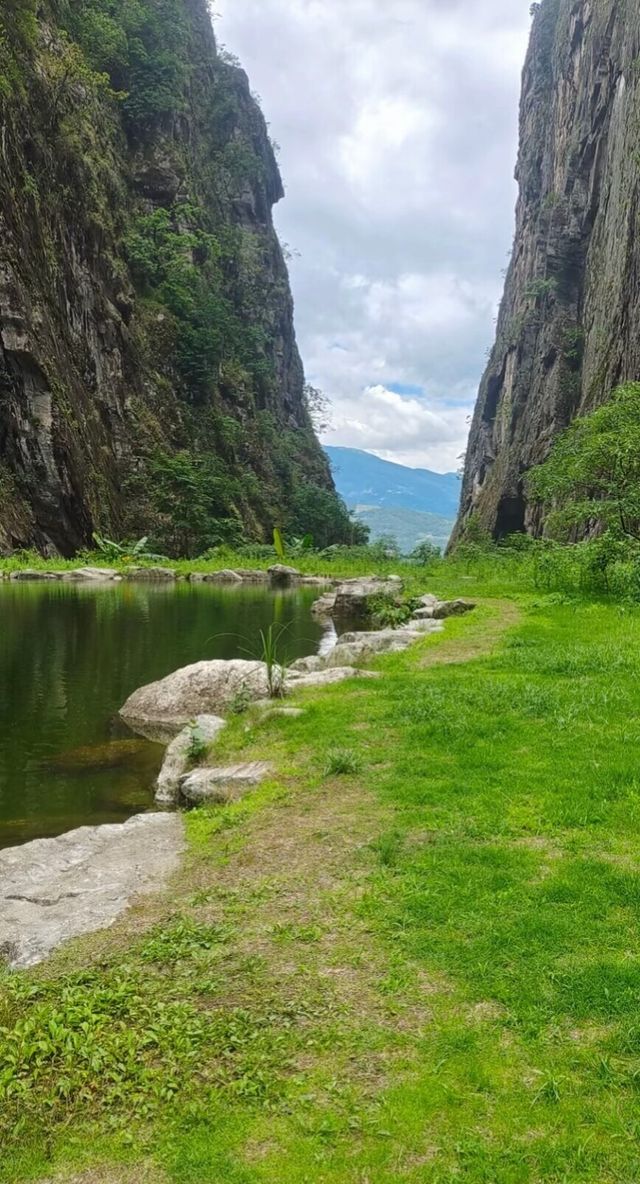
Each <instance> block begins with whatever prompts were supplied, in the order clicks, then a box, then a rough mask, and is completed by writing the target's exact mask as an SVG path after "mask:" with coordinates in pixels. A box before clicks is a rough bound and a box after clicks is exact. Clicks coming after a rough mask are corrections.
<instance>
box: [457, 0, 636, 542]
mask: <svg viewBox="0 0 640 1184" xmlns="http://www.w3.org/2000/svg"><path fill="white" fill-rule="evenodd" d="M534 7H535V8H536V12H535V17H534V22H533V31H532V35H531V44H530V48H529V54H528V57H527V62H526V65H525V69H524V76H523V93H522V104H521V143H520V155H519V161H518V169H517V177H518V180H519V184H520V197H519V201H518V209H517V222H516V235H515V246H514V252H513V258H512V260H511V264H510V267H509V270H508V274H507V280H506V287H505V293H504V298H503V301H502V307H501V310H500V316H499V319H498V329H497V339H496V343H495V346H494V349H493V352H492V354H491V358H490V361H489V365H488V368H487V371H486V374H485V376H484V378H483V380H482V385H481V388H480V394H479V398H478V404H477V407H476V412H475V416H474V420H473V426H472V429H471V437H470V441H469V449H468V453H467V461H466V470H465V477H464V484H463V490H462V504H461V514H460V519H459V521H458V526H457V529H456V532H455V535H454V544H455V541H456V540H459V539H460V538H461V537H462V535H463V534H464V529H465V526H466V525H467V522H468V519H469V517H470V516H471V514H473V513H474V512H475V513H476V514H477V519H478V521H479V524H480V525H481V526H483V527H485V528H487V529H488V530H490V531H491V532H492V534H493V535H494V536H496V537H501V536H503V535H506V534H508V533H510V532H512V531H518V530H522V529H526V530H527V531H529V532H530V533H532V534H539V533H540V532H541V530H542V526H543V523H542V521H541V519H540V516H539V512H538V511H537V510H536V509H535V508H534V507H532V506H531V505H529V504H528V503H527V497H526V490H525V486H524V482H523V478H524V475H525V473H526V472H527V470H528V469H530V468H531V467H532V466H533V465H536V464H538V463H540V462H541V461H543V460H544V459H545V458H546V457H547V455H548V453H549V450H550V447H551V444H552V442H553V439H554V437H555V436H556V434H557V433H558V432H559V431H560V430H561V429H562V428H564V427H566V426H567V424H568V423H569V422H570V421H571V420H572V419H573V418H574V417H575V416H576V415H577V414H581V413H584V412H589V411H590V410H593V409H594V408H595V407H597V406H598V405H599V404H601V403H602V402H603V401H604V400H606V398H607V396H608V395H609V393H610V392H611V390H612V388H614V387H615V386H616V385H617V384H618V383H620V382H621V381H623V380H627V379H637V378H638V376H639V375H640V333H639V332H638V324H639V323H640V239H639V237H638V234H637V217H638V215H637V210H638V204H639V201H640V172H639V171H638V167H637V154H638V150H639V148H640V124H639V122H638V104H639V102H640V72H639V71H638V55H639V53H640V8H638V5H637V4H621V3H620V2H619V0H598V3H594V2H593V0H542V3H541V4H539V5H535V6H534Z"/></svg>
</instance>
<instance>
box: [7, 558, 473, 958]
mask: <svg viewBox="0 0 640 1184" xmlns="http://www.w3.org/2000/svg"><path fill="white" fill-rule="evenodd" d="M143 570H144V572H145V575H142V574H139V575H138V576H137V577H135V578H141V579H143V578H158V579H160V578H163V577H161V576H159V575H158V573H159V571H160V570H163V569H143ZM80 572H81V573H82V574H81V575H80V574H79V573H80ZM107 572H108V575H107ZM150 573H154V574H150ZM228 574H229V573H213V575H214V576H217V577H218V581H217V582H222V583H224V582H232V581H230V580H229V581H227V578H226V577H227V575H228ZM256 574H257V573H255V572H251V573H245V578H244V580H243V581H241V582H255V577H256ZM41 577H42V578H54V579H57V578H61V579H63V578H66V579H71V580H73V579H75V578H77V579H82V580H86V581H95V580H100V579H103V578H104V580H107V579H108V580H110V581H111V580H122V579H123V576H122V575H121V574H120V573H118V572H115V571H113V570H112V569H96V568H91V569H78V572H70V573H61V574H60V576H59V577H58V575H52V574H51V573H37V577H36V576H35V575H34V573H31V572H20V573H13V576H12V578H20V579H30V578H41ZM174 577H175V573H172V576H171V578H174ZM222 577H224V578H222ZM168 578H169V576H167V579H168ZM198 578H199V577H198ZM205 578H206V577H205ZM260 579H261V580H270V581H271V582H272V584H276V585H280V586H283V585H284V586H286V585H291V584H294V583H296V582H299V583H300V584H304V583H307V584H308V583H309V582H310V579H311V578H310V577H303V576H301V575H300V573H298V572H296V571H295V569H291V568H284V567H282V566H280V565H278V566H277V567H276V568H272V569H270V570H269V571H268V572H261V573H260ZM233 582H235V580H234V581H233ZM313 582H314V584H315V585H316V586H318V587H320V586H322V587H323V588H325V589H330V590H325V591H324V593H323V595H322V596H321V597H320V598H319V600H317V601H316V603H315V605H314V612H315V614H316V615H317V616H318V617H319V618H320V619H323V620H326V621H327V623H328V624H329V625H330V626H331V623H333V626H335V636H336V644H335V645H334V647H333V648H332V649H331V650H330V651H329V652H326V653H321V654H317V655H313V656H311V657H308V658H301V659H299V660H298V661H297V662H294V663H292V665H291V666H289V667H285V666H277V665H276V666H274V665H273V664H271V665H268V664H267V663H265V662H257V661H253V662H252V661H241V660H229V661H211V662H198V663H196V664H194V665H192V666H187V667H185V668H182V669H180V670H177V671H175V672H174V673H173V674H170V675H168V676H167V677H166V678H163V679H160V680H159V681H158V682H155V683H151V684H149V685H148V686H145V687H141V688H139V689H138V690H137V691H135V692H134V693H133V694H132V695H131V696H130V697H129V699H128V700H127V702H126V703H125V704H124V706H123V707H122V709H121V711H120V715H121V717H122V719H123V720H124V721H125V723H126V724H127V725H128V726H129V727H130V728H131V730H132V731H134V732H137V733H138V734H140V735H142V736H144V737H146V738H147V739H152V740H154V741H156V742H161V743H164V744H165V745H166V746H167V751H166V754H165V759H164V763H163V766H162V770H161V772H160V775H159V777H158V781H157V786H156V801H157V802H158V804H159V806H160V807H161V808H164V809H165V810H166V809H167V808H169V809H171V808H173V809H172V810H171V812H164V813H155V814H153V813H150V814H145V815H138V816H137V817H134V818H131V819H129V821H128V822H126V823H124V824H120V825H108V826H97V827H83V828H81V829H79V830H76V831H71V832H69V833H68V834H65V835H62V836H60V837H59V838H54V839H39V840H36V841H35V842H32V843H27V844H25V845H24V846H22V847H14V848H10V849H8V850H5V851H0V960H2V959H4V960H5V961H6V962H8V964H9V966H10V967H13V968H16V969H18V968H23V967H27V966H31V965H34V964H35V963H37V962H39V961H42V960H43V959H44V958H46V957H47V956H48V955H49V954H50V953H51V952H52V951H53V950H54V949H55V948H57V947H58V946H60V945H62V944H63V943H64V942H66V941H68V940H69V939H71V938H73V937H77V936H79V935H81V934H86V933H89V932H93V931H95V930H97V929H101V928H104V927H106V926H109V925H110V924H112V923H113V921H114V920H115V919H116V918H117V917H118V916H119V915H120V914H121V913H122V912H124V910H125V909H126V908H127V907H128V905H129V904H130V902H131V901H132V900H133V899H134V898H135V897H137V896H140V895H142V894H145V893H148V892H151V891H157V890H158V888H159V887H162V886H164V884H165V883H166V881H167V879H168V877H169V876H170V874H171V873H172V872H173V871H174V870H176V869H177V867H178V866H179V862H180V855H181V853H182V851H183V848H184V831H183V823H182V819H181V815H180V813H179V812H176V810H175V808H176V807H185V808H189V807H193V806H195V805H201V804H203V803H210V804H220V805H224V804H227V803H230V802H234V801H237V800H239V799H240V798H242V797H244V796H245V795H246V794H247V793H249V792H250V791H251V790H252V789H254V788H255V787H256V786H257V785H259V784H260V783H261V782H262V781H264V780H265V779H266V778H268V777H270V776H272V774H273V770H272V768H271V766H270V765H269V764H267V763H266V762H260V761H252V762H250V763H249V762H247V763H242V762H241V763H236V764H234V765H224V764H220V761H219V759H218V760H217V759H216V753H215V744H216V740H217V739H218V737H219V735H220V734H221V732H222V731H223V730H224V728H225V727H226V718H225V716H229V715H230V714H237V710H238V704H239V703H241V704H242V707H243V710H248V711H251V712H252V713H253V714H254V718H255V717H256V716H257V718H259V719H261V720H264V719H266V718H273V717H282V718H296V717H298V716H300V715H302V714H304V710H305V708H304V704H303V703H302V704H300V705H295V704H294V705H292V704H289V703H288V702H287V700H288V698H289V697H290V696H291V695H292V694H296V693H297V692H299V691H304V690H307V689H310V688H318V687H323V686H329V685H335V684H336V683H340V682H343V681H345V680H347V679H375V678H380V677H382V674H381V672H379V671H374V670H368V669H363V668H362V663H365V662H368V661H369V660H371V659H372V658H375V657H376V656H378V655H381V654H392V653H399V652H402V651H403V650H406V649H408V648H409V647H410V646H412V645H415V644H416V643H417V642H419V641H421V640H423V639H424V637H425V636H427V635H428V634H430V633H435V632H439V631H440V630H442V628H443V621H444V620H445V619H446V618H448V617H450V616H456V615H460V614H463V613H466V612H469V611H470V610H472V609H473V608H474V605H473V604H470V603H468V602H466V601H446V602H443V601H439V600H438V599H437V597H435V596H430V595H424V596H422V597H420V598H418V599H417V600H416V601H415V602H414V603H413V602H412V608H411V617H410V619H409V620H407V621H406V622H405V623H403V624H400V625H396V626H395V627H392V628H386V629H385V628H383V629H373V628H372V627H371V615H372V611H373V606H374V605H375V604H376V603H379V601H380V598H381V597H382V598H385V597H387V598H389V599H390V600H392V601H393V599H394V598H396V599H397V598H399V597H400V596H401V594H402V582H401V581H400V580H399V579H397V578H394V577H391V578H389V579H379V578H377V577H370V578H366V579H358V580H347V581H327V580H321V579H318V580H315V579H314V581H313ZM346 621H350V622H354V621H360V622H361V623H362V628H361V629H351V630H348V631H345V632H343V633H340V632H339V627H340V625H341V624H342V625H343V623H344V622H346Z"/></svg>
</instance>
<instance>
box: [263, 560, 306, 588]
mask: <svg viewBox="0 0 640 1184" xmlns="http://www.w3.org/2000/svg"><path fill="white" fill-rule="evenodd" d="M268 575H269V579H270V580H271V583H272V584H273V586H274V587H276V588H286V587H288V586H289V584H297V583H298V581H299V580H300V572H299V571H298V570H297V568H295V567H287V566H286V564H284V563H275V564H274V565H273V567H270V568H269V572H268Z"/></svg>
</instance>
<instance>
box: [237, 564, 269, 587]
mask: <svg viewBox="0 0 640 1184" xmlns="http://www.w3.org/2000/svg"><path fill="white" fill-rule="evenodd" d="M237 574H238V575H239V576H240V577H241V578H242V582H243V583H247V584H267V583H268V582H269V572H268V571H263V570H262V569H261V568H243V567H241V568H240V570H239V571H238V573H237Z"/></svg>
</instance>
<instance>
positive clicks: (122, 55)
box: [66, 0, 188, 135]
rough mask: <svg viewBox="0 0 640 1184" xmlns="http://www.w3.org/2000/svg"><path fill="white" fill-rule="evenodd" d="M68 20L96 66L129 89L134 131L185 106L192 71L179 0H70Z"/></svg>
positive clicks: (128, 108) (117, 84) (127, 99)
mask: <svg viewBox="0 0 640 1184" xmlns="http://www.w3.org/2000/svg"><path fill="white" fill-rule="evenodd" d="M66 19H67V27H68V29H69V32H70V33H71V35H72V37H73V38H74V39H75V40H76V41H77V42H78V44H79V45H80V46H81V47H82V50H83V51H84V53H85V54H86V57H87V60H88V62H89V63H90V65H91V66H92V68H93V69H94V70H96V71H99V72H101V73H105V74H107V75H108V76H109V78H110V80H111V84H112V86H113V87H114V88H115V89H116V90H117V91H122V92H125V99H124V103H123V106H124V111H125V114H126V116H127V120H128V124H129V128H130V130H131V131H132V132H133V133H135V134H136V135H139V134H140V130H141V129H142V128H144V127H145V126H148V125H149V124H151V123H153V122H155V121H158V120H161V119H163V118H165V117H167V116H168V115H172V114H174V113H175V112H176V111H178V110H179V109H180V107H181V105H182V102H183V94H184V89H185V85H186V83H187V80H188V71H187V62H186V53H187V26H186V21H185V13H184V9H183V6H182V4H181V3H180V2H179V0H68V4H67V17H66Z"/></svg>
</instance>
